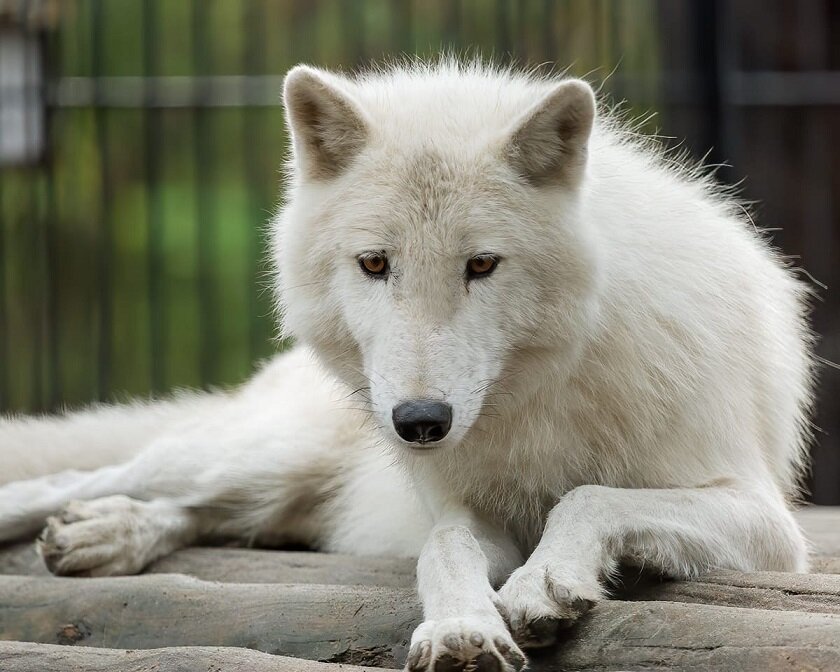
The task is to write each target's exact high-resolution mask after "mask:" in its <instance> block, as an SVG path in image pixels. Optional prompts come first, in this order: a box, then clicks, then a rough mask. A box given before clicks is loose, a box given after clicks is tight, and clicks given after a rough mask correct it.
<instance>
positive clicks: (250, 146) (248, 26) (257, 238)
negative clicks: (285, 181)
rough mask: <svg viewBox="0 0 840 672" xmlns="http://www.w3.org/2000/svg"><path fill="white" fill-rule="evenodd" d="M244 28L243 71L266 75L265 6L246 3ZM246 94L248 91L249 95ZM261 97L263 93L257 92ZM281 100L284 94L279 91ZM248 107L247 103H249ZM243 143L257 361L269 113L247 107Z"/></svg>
mask: <svg viewBox="0 0 840 672" xmlns="http://www.w3.org/2000/svg"><path fill="white" fill-rule="evenodd" d="M242 25H243V29H244V30H245V31H246V34H247V35H248V39H247V40H246V41H245V45H244V49H243V53H242V66H243V67H242V71H243V72H245V73H248V74H265V72H266V57H265V48H266V42H265V40H266V21H265V5H264V4H263V3H259V2H246V3H243V15H242ZM245 93H246V94H247V93H248V91H246V92H245ZM254 93H259V95H260V96H262V94H263V93H264V92H263V91H259V92H254ZM275 95H277V97H278V99H279V97H280V92H279V91H277V92H275ZM246 104H247V103H246ZM241 115H242V143H243V147H244V157H245V176H246V180H247V191H248V204H249V212H250V217H249V218H248V222H247V223H246V224H247V226H249V229H248V235H249V239H248V243H249V244H248V257H249V267H250V273H251V281H250V283H249V285H248V289H249V291H248V296H247V297H246V299H245V300H246V301H248V305H249V311H248V312H249V315H250V324H249V330H248V346H249V352H250V355H251V360H252V361H253V360H255V359H257V358H258V357H259V356H260V354H261V353H262V352H263V349H264V348H263V340H264V332H263V330H262V329H261V326H262V325H261V317H262V316H261V315H260V312H261V310H260V305H261V303H260V300H259V299H260V294H261V291H262V286H261V283H260V276H261V273H260V271H261V269H262V267H263V264H262V259H263V248H264V242H265V241H264V236H263V231H264V228H265V226H266V225H267V224H266V220H267V218H268V216H269V215H268V212H267V211H266V210H265V205H266V204H267V203H270V202H271V201H270V200H269V199H266V193H265V191H264V189H263V187H262V185H264V184H265V177H266V176H265V175H263V174H261V172H262V168H263V166H264V165H265V162H264V161H261V160H260V157H259V153H260V152H264V151H265V147H264V146H263V144H262V143H261V142H260V138H261V137H266V136H267V135H268V134H267V133H266V130H267V129H265V128H264V119H265V117H266V114H265V111H264V110H262V109H260V108H255V107H251V108H248V107H245V108H243V110H242V112H241Z"/></svg>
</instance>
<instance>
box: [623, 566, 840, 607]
mask: <svg viewBox="0 0 840 672" xmlns="http://www.w3.org/2000/svg"><path fill="white" fill-rule="evenodd" d="M619 595H620V596H621V598H622V599H632V600H656V601H660V600H667V601H671V602H688V603H699V604H716V605H720V606H729V607H748V608H753V609H774V610H782V611H802V612H809V613H822V614H840V575H834V574H786V573H783V572H751V573H749V574H744V573H742V572H732V571H716V572H711V573H708V574H704V575H702V576H700V577H698V578H697V579H694V580H692V581H663V582H652V581H650V580H646V581H642V582H640V583H639V584H636V585H631V584H625V588H624V590H621V591H619Z"/></svg>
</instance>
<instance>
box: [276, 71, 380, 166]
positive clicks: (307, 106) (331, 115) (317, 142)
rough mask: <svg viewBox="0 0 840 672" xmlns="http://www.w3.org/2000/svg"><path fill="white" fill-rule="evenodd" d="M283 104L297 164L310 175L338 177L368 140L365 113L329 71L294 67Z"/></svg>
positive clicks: (284, 89)
mask: <svg viewBox="0 0 840 672" xmlns="http://www.w3.org/2000/svg"><path fill="white" fill-rule="evenodd" d="M283 104H284V106H285V108H286V122H287V123H288V125H289V131H290V132H291V136H292V145H293V148H294V158H295V164H296V165H297V168H298V170H300V171H301V172H302V174H303V175H304V176H305V177H307V178H310V179H315V180H323V179H328V178H330V177H335V176H336V175H338V174H339V173H341V171H342V170H344V168H346V167H347V165H348V164H349V163H350V161H351V160H352V159H353V157H354V156H356V154H358V153H359V151H361V149H362V147H363V145H364V143H365V141H366V140H367V137H368V126H367V123H366V121H365V118H364V113H363V112H362V110H361V109H360V108H359V106H358V105H357V104H356V102H355V101H354V100H353V99H352V98H351V96H350V95H349V94H348V93H347V92H345V91H343V90H342V89H341V87H340V86H339V85H338V84H337V83H336V82H335V80H334V78H333V77H332V76H331V75H329V74H328V73H325V72H323V71H320V70H317V69H316V68H310V67H309V66H306V65H298V66H295V67H294V68H292V69H291V70H290V71H289V73H288V74H287V75H286V80H285V82H284V84H283Z"/></svg>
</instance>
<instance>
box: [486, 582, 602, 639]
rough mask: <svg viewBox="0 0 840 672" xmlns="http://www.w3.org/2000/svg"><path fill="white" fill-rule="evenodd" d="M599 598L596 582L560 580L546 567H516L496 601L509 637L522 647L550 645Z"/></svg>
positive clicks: (598, 586)
mask: <svg viewBox="0 0 840 672" xmlns="http://www.w3.org/2000/svg"><path fill="white" fill-rule="evenodd" d="M602 597H603V593H602V589H601V586H600V584H599V583H598V581H597V580H594V579H593V580H592V581H589V582H584V581H579V580H573V579H570V578H569V579H562V578H560V577H557V576H554V575H552V574H551V572H550V571H549V570H548V568H529V567H527V566H526V567H520V568H519V569H517V570H516V571H515V572H514V573H513V574H511V576H510V578H509V579H508V580H507V582H506V583H505V585H504V586H502V588H501V590H499V598H500V601H501V610H502V611H503V613H504V614H505V616H506V617H507V621H508V624H509V625H510V631H511V633H513V638H514V639H515V640H516V642H517V643H518V644H519V645H520V646H521V647H523V648H540V647H544V646H550V645H551V644H554V642H555V641H556V640H557V634H558V632H559V631H560V630H562V629H564V628H568V627H570V626H571V625H572V624H574V622H575V621H576V620H577V619H578V618H580V617H581V616H582V615H583V614H585V613H586V612H587V611H589V610H590V609H591V608H592V607H593V606H594V605H595V603H596V602H598V600H600V599H601V598H602Z"/></svg>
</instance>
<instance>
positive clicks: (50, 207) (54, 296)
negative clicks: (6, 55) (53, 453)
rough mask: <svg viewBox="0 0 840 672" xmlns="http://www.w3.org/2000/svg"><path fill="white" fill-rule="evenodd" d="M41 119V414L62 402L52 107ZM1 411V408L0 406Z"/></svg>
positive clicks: (55, 34) (55, 47) (52, 41)
mask: <svg viewBox="0 0 840 672" xmlns="http://www.w3.org/2000/svg"><path fill="white" fill-rule="evenodd" d="M61 20H62V26H61V27H62V29H61V30H55V31H52V32H51V33H49V35H48V37H46V38H45V42H46V44H45V47H44V59H45V60H44V85H45V87H47V89H46V90H45V91H44V92H43V95H44V99H45V100H47V101H49V96H48V95H47V94H48V89H49V87H50V86H51V85H52V84H53V83H54V82H55V81H56V80H57V78H58V77H59V75H60V74H61V72H60V58H59V57H60V53H61V39H62V34H63V28H64V24H65V21H66V19H65V18H64V17H62V19H61ZM45 115H46V117H45V119H44V133H45V138H44V142H45V143H46V147H47V155H46V159H45V171H46V176H45V181H46V184H45V185H44V190H45V192H44V198H45V199H46V204H45V205H46V226H45V228H44V234H45V240H44V255H45V259H46V267H47V277H46V283H47V297H46V299H47V300H46V305H45V309H46V331H47V344H46V352H45V358H46V369H47V376H48V381H49V384H48V386H47V397H46V400H45V409H44V410H48V411H49V410H54V409H55V408H57V407H58V405H59V403H60V402H61V399H62V393H61V384H60V381H61V378H60V376H59V354H58V353H59V347H58V345H59V340H60V334H59V331H58V277H57V273H56V267H57V263H58V249H57V241H58V227H59V213H58V208H57V204H56V194H55V185H56V182H57V179H58V175H57V171H58V169H57V165H56V147H55V139H56V136H57V132H56V128H55V125H56V124H58V123H59V117H58V116H57V115H56V113H55V109H54V108H53V107H52V106H51V105H47V106H46V109H45ZM0 408H2V404H0Z"/></svg>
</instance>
